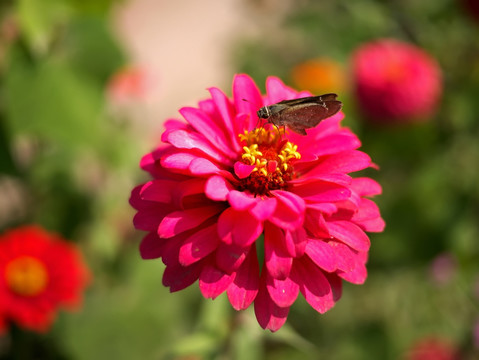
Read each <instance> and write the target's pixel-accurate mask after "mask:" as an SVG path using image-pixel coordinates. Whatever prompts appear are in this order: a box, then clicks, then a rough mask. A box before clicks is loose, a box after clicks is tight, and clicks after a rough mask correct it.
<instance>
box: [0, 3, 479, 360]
mask: <svg viewBox="0 0 479 360" xmlns="http://www.w3.org/2000/svg"><path fill="white" fill-rule="evenodd" d="M115 3H116V2H115V1H113V0H110V1H97V0H88V1H86V0H51V1H38V0H18V1H5V2H2V3H1V4H0V10H1V12H0V14H1V19H0V23H2V24H7V23H8V24H10V25H11V26H10V28H9V29H10V30H11V31H8V33H5V32H4V33H2V38H1V39H0V40H1V41H0V193H1V194H2V197H3V198H4V200H3V201H0V204H1V205H2V206H7V209H8V210H9V211H8V214H7V215H3V214H4V213H3V212H0V215H2V216H3V217H2V216H0V230H5V229H8V228H10V227H13V226H15V225H18V224H21V223H28V222H35V223H39V224H41V225H43V226H45V227H46V228H47V229H51V230H54V231H57V232H60V233H62V234H64V235H65V236H66V237H67V238H69V239H72V240H73V241H76V242H78V243H79V245H80V246H81V247H82V249H83V250H84V252H85V256H86V258H87V260H88V263H89V264H90V266H91V267H92V269H93V272H94V275H95V282H94V284H93V285H92V287H91V289H90V290H89V292H88V294H87V296H86V300H85V304H84V307H83V310H82V311H81V312H80V313H78V314H73V315H71V314H68V315H67V314H62V315H61V317H60V319H59V321H57V323H56V326H55V328H54V329H53V331H52V332H51V333H50V334H48V335H47V336H40V335H33V334H29V333H25V332H23V331H22V330H20V329H16V328H15V329H13V331H12V332H11V333H10V335H9V339H8V343H9V344H10V345H8V346H7V345H3V346H2V344H3V343H0V358H1V359H30V358H37V359H70V358H71V359H97V358H98V359H102V358H109V357H111V358H115V359H136V358H144V359H240V360H242V359H253V360H254V359H275V360H281V359H328V360H330V359H332V360H343V359H344V360H349V359H354V360H361V359H365V360H366V359H368V360H370V359H386V360H387V359H401V358H402V357H403V355H404V353H405V352H406V351H407V349H408V348H409V347H410V346H411V344H413V343H414V342H415V341H417V340H418V339H421V338H422V337H424V336H432V335H434V336H439V337H442V338H446V339H449V340H451V341H452V342H453V343H454V344H455V345H456V346H457V347H458V348H459V349H460V350H461V351H462V354H463V358H464V359H475V358H479V353H478V349H475V348H474V346H473V338H472V329H473V326H474V323H475V321H478V319H479V306H478V301H479V300H478V297H477V296H478V295H477V294H476V293H475V292H477V291H478V290H477V288H476V287H477V286H478V281H479V242H478V241H479V240H478V239H479V222H478V220H479V186H478V184H479V141H478V139H479V102H478V101H477V99H478V98H479V41H478V39H479V24H477V23H474V22H473V21H472V18H470V17H468V14H467V12H466V11H465V10H464V9H463V8H462V7H461V6H460V2H459V1H455V0H424V1H420V2H418V1H413V0H407V1H384V0H356V1H348V0H338V1H329V2H325V1H313V0H303V1H300V2H293V1H291V2H290V5H289V7H287V9H286V11H284V10H283V11H282V12H281V13H277V12H276V9H275V6H276V5H275V4H274V2H269V1H262V0H256V1H248V2H245V3H244V6H246V8H247V10H248V11H249V14H250V15H251V17H252V18H253V19H258V22H260V21H261V20H262V19H270V18H271V19H273V20H274V21H276V22H277V24H276V26H265V27H263V28H261V27H260V28H261V34H260V37H259V38H258V37H255V38H254V39H253V38H242V37H241V36H239V38H238V41H237V43H236V46H235V47H234V48H233V51H232V54H231V58H232V61H233V63H234V64H235V67H236V69H237V72H247V73H249V74H251V75H252V76H253V77H254V78H255V80H256V82H257V83H258V84H260V86H261V85H262V84H264V80H265V79H266V77H267V76H269V75H277V76H280V77H281V78H282V79H285V80H286V81H287V82H289V83H290V84H292V85H294V84H293V82H292V79H291V69H292V68H293V67H294V66H295V65H297V64H299V63H301V62H303V61H305V60H308V59H313V58H317V57H328V58H332V59H335V60H336V61H338V62H340V63H342V64H343V65H344V67H345V69H347V68H348V66H349V59H350V56H351V53H352V52H353V51H354V49H355V48H356V47H357V46H358V45H359V44H360V43H362V42H365V41H369V40H373V39H377V38H381V37H394V38H398V39H402V40H405V41H409V42H412V43H415V44H416V45H418V46H420V47H422V48H424V49H426V50H427V51H428V52H429V53H430V54H432V55H433V56H434V57H435V58H436V59H437V60H438V61H439V63H440V65H441V68H442V70H443V73H444V76H445V82H444V85H445V90H444V96H443V101H442V103H441V106H440V109H439V111H438V113H437V114H436V116H435V117H434V118H432V119H430V121H429V122H427V123H423V124H416V125H408V126H402V127H395V128H387V127H377V126H372V125H370V124H368V122H365V121H362V120H364V119H361V115H360V114H359V111H358V108H357V104H356V103H355V99H354V95H353V93H352V92H351V91H350V90H351V88H349V89H345V91H344V94H341V99H342V100H343V101H344V102H345V108H344V109H345V114H346V120H345V125H347V126H349V127H351V128H353V129H354V131H355V132H356V133H357V134H358V135H359V137H360V139H361V140H362V143H363V147H362V149H363V150H364V151H366V152H367V153H368V154H370V155H371V157H372V158H373V160H374V161H375V162H376V163H377V164H378V165H379V166H380V171H369V172H367V175H368V176H371V177H373V178H375V179H377V180H378V181H379V182H380V183H381V184H382V186H383V190H384V194H383V195H382V196H380V197H378V198H377V202H378V204H379V206H380V208H381V210H382V214H383V217H384V218H385V220H386V223H387V228H386V231H385V232H384V233H382V234H373V235H372V236H371V239H372V248H371V253H370V261H369V267H368V270H369V277H368V280H367V282H366V284H365V285H362V286H353V285H349V284H345V286H344V294H343V297H342V299H341V300H340V301H339V302H338V304H337V305H336V306H335V308H334V309H332V310H331V311H329V312H328V313H326V314H324V315H318V314H317V313H315V311H314V310H313V309H311V308H310V307H309V306H308V305H307V304H306V303H305V301H304V300H298V302H297V303H295V305H294V306H293V307H292V309H291V312H290V316H289V318H288V322H287V324H286V325H285V326H284V328H282V329H281V330H280V331H278V332H277V333H275V334H271V333H269V332H264V331H262V330H261V329H260V328H259V326H258V325H257V323H256V321H255V319H254V314H253V312H252V311H251V309H249V310H248V311H245V312H241V313H235V312H234V311H232V310H231V309H230V307H229V305H228V304H227V300H226V299H225V297H224V296H222V297H220V298H218V299H216V300H215V301H210V300H203V299H202V298H201V296H200V295H199V291H198V289H197V288H196V287H195V286H193V287H191V288H190V289H187V290H185V291H182V292H181V293H177V294H169V293H168V290H167V289H165V288H163V287H162V285H161V276H162V271H163V265H162V264H161V262H160V261H151V262H145V261H142V260H140V259H139V256H138V254H137V249H136V248H137V243H138V242H137V241H132V239H134V240H138V239H139V234H135V233H132V226H131V225H130V223H131V216H132V214H133V211H132V210H131V209H129V207H128V205H127V199H128V195H129V190H130V189H131V187H132V186H133V184H134V183H136V182H138V181H137V178H138V177H139V176H141V175H140V174H139V171H138V170H137V162H138V159H139V158H140V156H141V153H140V150H139V148H141V147H139V146H138V144H139V143H140V142H141V141H142V140H141V139H136V138H134V137H133V136H132V135H131V134H130V132H129V129H128V126H127V125H125V124H123V123H121V122H118V121H115V119H113V118H112V116H111V115H110V114H109V113H108V112H107V111H106V101H105V87H106V86H107V81H108V79H109V78H110V77H111V75H112V74H113V73H114V72H115V71H116V70H118V68H120V67H121V66H123V65H124V64H125V63H126V62H127V56H126V55H125V54H124V52H123V50H122V49H121V46H119V44H118V39H115V37H114V36H113V35H112V34H111V32H110V28H109V23H108V22H109V11H110V10H111V8H112V6H113V5H114V4H115ZM158 16H159V19H161V14H159V15H158ZM9 29H7V30H9ZM4 31H5V30H4ZM229 81H230V80H228V81H227V82H229ZM212 85H214V84H212ZM350 85H351V84H350ZM12 191H13V193H12ZM12 194H13V195H12ZM10 201H11V203H10ZM5 204H7V205H5ZM12 204H13V205H12ZM8 206H10V207H8ZM441 254H448V255H449V256H451V257H452V258H453V259H454V261H455V264H456V265H455V266H456V267H455V270H454V271H453V273H452V275H451V277H450V278H449V279H448V281H446V282H444V283H437V282H434V281H432V279H431V264H432V262H433V261H434V259H435V258H436V257H437V256H439V255H441Z"/></svg>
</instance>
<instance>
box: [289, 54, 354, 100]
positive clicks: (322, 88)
mask: <svg viewBox="0 0 479 360" xmlns="http://www.w3.org/2000/svg"><path fill="white" fill-rule="evenodd" d="M291 78H292V80H293V83H294V85H295V87H297V88H300V89H305V90H308V91H311V92H312V93H315V94H320V93H329V92H337V93H340V92H341V91H342V90H344V88H345V75H344V69H343V68H342V66H341V65H340V64H339V63H338V62H336V61H333V60H331V59H327V58H318V59H312V60H308V61H305V62H303V63H300V64H298V65H296V66H295V67H294V68H293V70H292V71H291Z"/></svg>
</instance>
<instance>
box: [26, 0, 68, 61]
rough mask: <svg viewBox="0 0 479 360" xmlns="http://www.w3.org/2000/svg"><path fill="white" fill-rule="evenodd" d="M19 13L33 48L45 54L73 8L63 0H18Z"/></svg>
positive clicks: (38, 52) (28, 40) (34, 50)
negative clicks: (57, 28) (58, 28)
mask: <svg viewBox="0 0 479 360" xmlns="http://www.w3.org/2000/svg"><path fill="white" fill-rule="evenodd" d="M17 14H18V21H19V24H20V27H21V29H22V32H23V34H24V35H25V38H26V40H27V42H28V44H29V46H30V48H31V50H32V51H33V52H34V53H37V54H45V53H46V52H47V50H48V47H49V46H50V43H51V41H52V39H53V37H54V36H55V29H56V27H57V26H58V25H60V24H62V23H64V22H66V21H67V19H68V18H69V16H70V14H71V9H70V7H69V6H68V4H67V3H66V2H65V1H62V0H48V1H41V0H18V1H17Z"/></svg>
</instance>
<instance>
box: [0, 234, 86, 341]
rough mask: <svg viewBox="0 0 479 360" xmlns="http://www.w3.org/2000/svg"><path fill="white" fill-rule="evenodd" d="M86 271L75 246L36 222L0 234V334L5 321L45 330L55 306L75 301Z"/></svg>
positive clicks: (77, 299) (71, 305)
mask: <svg viewBox="0 0 479 360" xmlns="http://www.w3.org/2000/svg"><path fill="white" fill-rule="evenodd" d="M88 279H89V273H88V270H87V268H86V267H85V264H84V263H83V261H82V258H81V255H80V253H79V251H78V249H77V248H76V247H75V246H74V245H73V244H71V243H68V242H66V241H65V240H63V239H62V238H60V237H59V236H57V235H55V234H51V233H48V232H46V231H45V230H43V229H41V228H39V227H36V226H24V227H19V228H17V229H14V230H10V231H8V232H6V233H4V234H3V235H0V333H2V332H4V331H6V329H7V325H8V322H10V321H12V322H15V323H16V324H17V325H18V326H20V327H22V328H25V329H29V330H33V331H38V332H44V331H47V330H48V329H49V327H50V325H51V324H52V322H53V320H54V318H55V315H56V312H57V311H58V309H59V308H60V307H67V308H75V307H78V306H79V305H80V303H81V299H82V293H83V290H84V288H85V287H86V285H87V282H88Z"/></svg>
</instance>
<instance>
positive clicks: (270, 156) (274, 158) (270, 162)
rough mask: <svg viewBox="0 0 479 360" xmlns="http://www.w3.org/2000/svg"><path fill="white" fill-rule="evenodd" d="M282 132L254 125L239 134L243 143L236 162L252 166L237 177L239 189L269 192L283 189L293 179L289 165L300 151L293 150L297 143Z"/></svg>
mask: <svg viewBox="0 0 479 360" xmlns="http://www.w3.org/2000/svg"><path fill="white" fill-rule="evenodd" d="M282 132H284V130H282V131H281V130H278V131H277V130H276V129H274V130H265V129H264V128H258V129H254V130H252V131H245V132H244V134H240V135H239V136H240V139H241V141H244V142H245V146H243V154H242V155H241V160H240V161H242V162H243V163H244V164H246V165H254V169H253V171H252V173H251V174H250V175H249V176H248V177H247V178H245V179H242V180H241V184H240V186H239V188H240V190H249V191H251V192H252V193H253V194H255V195H270V191H271V190H280V189H285V188H286V187H287V183H288V181H289V180H291V179H293V177H294V169H293V164H294V162H295V161H296V160H298V159H300V158H301V154H300V153H299V152H298V151H297V149H298V145H295V144H293V143H291V142H289V141H287V140H284V139H283V137H282Z"/></svg>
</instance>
